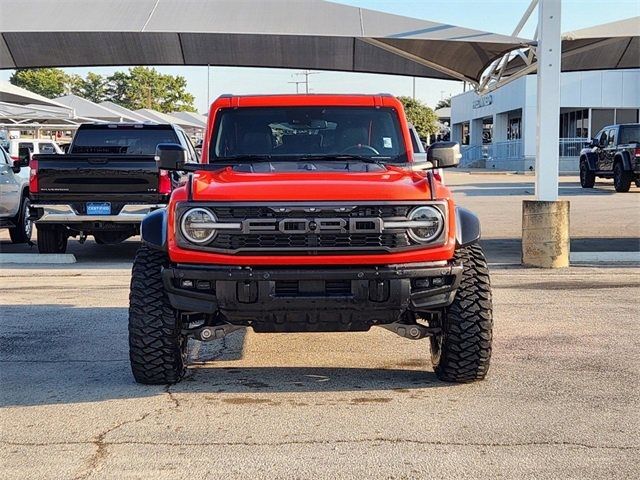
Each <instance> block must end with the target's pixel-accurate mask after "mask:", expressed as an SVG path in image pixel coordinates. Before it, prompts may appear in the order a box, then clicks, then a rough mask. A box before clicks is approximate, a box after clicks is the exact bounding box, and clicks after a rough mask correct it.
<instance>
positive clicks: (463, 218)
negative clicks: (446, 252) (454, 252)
mask: <svg viewBox="0 0 640 480" xmlns="http://www.w3.org/2000/svg"><path fill="white" fill-rule="evenodd" d="M478 240H480V219H479V218H478V216H477V215H476V214H475V213H473V212H472V211H471V210H467V209H466V208H463V207H456V248H460V247H466V246H467V245H471V244H472V243H476V242H477V241H478Z"/></svg>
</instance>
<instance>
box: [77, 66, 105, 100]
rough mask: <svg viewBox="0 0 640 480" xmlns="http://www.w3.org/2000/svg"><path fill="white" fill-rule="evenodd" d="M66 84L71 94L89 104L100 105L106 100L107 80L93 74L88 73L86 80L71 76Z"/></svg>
mask: <svg viewBox="0 0 640 480" xmlns="http://www.w3.org/2000/svg"><path fill="white" fill-rule="evenodd" d="M68 83H69V86H70V91H71V93H75V94H76V95H79V96H81V97H82V98H86V99H87V100H89V101H91V102H95V103H100V102H104V101H105V100H106V99H107V80H106V79H105V78H104V77H103V76H102V75H99V74H97V73H94V72H89V73H88V74H87V76H86V78H82V77H81V76H79V75H72V76H70V77H69V82H68Z"/></svg>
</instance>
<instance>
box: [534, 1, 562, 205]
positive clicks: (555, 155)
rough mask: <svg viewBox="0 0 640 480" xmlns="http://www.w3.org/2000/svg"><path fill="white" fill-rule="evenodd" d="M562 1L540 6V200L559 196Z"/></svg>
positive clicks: (552, 199)
mask: <svg viewBox="0 0 640 480" xmlns="http://www.w3.org/2000/svg"><path fill="white" fill-rule="evenodd" d="M560 4H561V1H560V0H540V3H539V5H538V28H539V33H540V42H539V44H538V105H537V125H536V137H537V144H536V199H537V200H544V201H549V202H553V201H555V200H557V199H558V174H559V164H558V163H559V151H558V144H559V142H560V60H561V48H562V44H561V39H560V32H561V30H560V13H561V5H560Z"/></svg>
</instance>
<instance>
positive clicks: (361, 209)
mask: <svg viewBox="0 0 640 480" xmlns="http://www.w3.org/2000/svg"><path fill="white" fill-rule="evenodd" d="M413 207H414V206H413V205H360V206H357V207H355V208H353V210H350V211H347V212H344V213H338V214H337V215H336V213H337V212H336V211H335V210H333V209H326V208H325V209H322V207H320V208H321V210H320V211H318V212H314V213H313V214H312V215H313V216H314V217H315V218H322V217H327V218H333V217H336V216H342V217H344V218H358V217H379V218H391V217H402V218H405V217H406V216H407V215H408V214H409V211H410V210H411V209H412V208H413ZM283 208H286V207H283ZM212 210H213V212H214V213H215V214H216V216H217V217H218V219H219V220H221V221H223V220H224V221H228V220H234V219H243V218H278V219H280V218H283V219H284V218H298V217H300V211H299V210H297V211H290V212H279V211H278V210H277V208H274V207H267V206H259V205H256V206H246V205H242V206H225V207H214V208H212ZM308 215H311V214H310V213H309V214H308Z"/></svg>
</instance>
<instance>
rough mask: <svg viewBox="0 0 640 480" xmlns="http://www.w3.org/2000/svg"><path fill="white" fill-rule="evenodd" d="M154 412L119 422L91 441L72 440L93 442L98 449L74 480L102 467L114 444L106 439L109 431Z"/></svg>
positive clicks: (87, 475) (87, 476) (80, 479)
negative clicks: (109, 447) (108, 448)
mask: <svg viewBox="0 0 640 480" xmlns="http://www.w3.org/2000/svg"><path fill="white" fill-rule="evenodd" d="M152 413H153V412H147V413H145V414H144V415H141V416H140V417H138V418H135V419H133V420H125V421H123V422H120V423H117V424H116V425H113V426H112V427H109V428H108V429H107V430H105V431H103V432H101V433H99V434H98V435H96V436H95V437H93V439H92V440H91V441H89V442H70V443H77V444H92V445H94V446H95V447H96V451H95V452H94V453H93V455H92V456H91V457H90V458H89V460H88V462H87V463H88V465H87V466H86V467H85V469H84V470H83V471H81V472H80V473H78V475H76V476H75V477H73V480H84V479H86V478H89V477H90V476H91V474H92V473H93V472H95V471H96V470H97V469H98V468H99V467H100V465H101V463H102V462H103V461H104V459H105V458H106V457H107V455H108V452H107V447H108V446H109V445H111V444H112V442H106V441H105V437H106V436H107V435H108V434H109V433H111V432H114V431H115V430H117V429H119V428H122V427H124V426H125V425H129V424H130V423H138V422H141V421H143V420H144V419H145V418H147V417H148V416H149V415H151V414H152Z"/></svg>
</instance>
